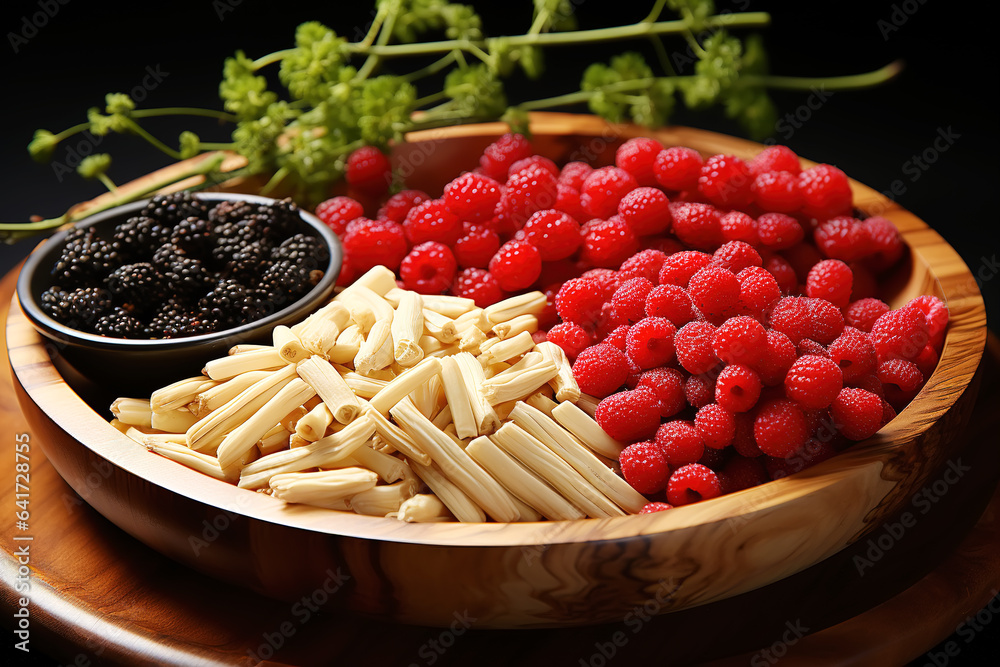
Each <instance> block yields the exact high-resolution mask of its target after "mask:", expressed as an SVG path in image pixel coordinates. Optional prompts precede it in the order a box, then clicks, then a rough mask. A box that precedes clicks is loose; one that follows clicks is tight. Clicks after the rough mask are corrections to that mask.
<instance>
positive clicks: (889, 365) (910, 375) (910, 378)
mask: <svg viewBox="0 0 1000 667" xmlns="http://www.w3.org/2000/svg"><path fill="white" fill-rule="evenodd" d="M878 379H879V381H880V382H881V383H882V386H883V387H885V388H886V390H888V388H889V387H888V385H894V386H895V387H896V388H898V389H899V390H900V391H902V392H904V393H914V394H915V393H916V392H917V391H919V390H920V388H921V387H922V386H924V374H923V373H921V372H920V369H919V368H917V365H916V364H915V363H913V362H911V361H904V360H902V359H889V360H888V361H883V362H882V363H880V364H879V365H878Z"/></svg>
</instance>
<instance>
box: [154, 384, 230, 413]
mask: <svg viewBox="0 0 1000 667" xmlns="http://www.w3.org/2000/svg"><path fill="white" fill-rule="evenodd" d="M218 384H219V383H218V382H215V381H214V380H209V379H208V378H206V377H205V376H204V375H198V376H196V377H192V378H187V379H184V380H179V381H177V382H174V383H173V384H168V385H167V386H166V387H162V388H160V389H157V390H156V391H154V392H153V393H152V395H151V396H150V397H149V407H150V409H152V410H153V412H165V411H168V410H176V409H177V408H182V407H184V406H185V405H187V404H188V403H191V402H192V401H194V400H195V399H196V398H197V397H198V395H199V394H201V393H202V392H204V391H207V390H208V389H211V388H212V387H215V386H217V385H218Z"/></svg>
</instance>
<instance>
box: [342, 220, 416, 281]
mask: <svg viewBox="0 0 1000 667" xmlns="http://www.w3.org/2000/svg"><path fill="white" fill-rule="evenodd" d="M343 244H344V254H345V255H347V256H349V257H350V258H351V266H352V267H353V268H354V269H355V270H356V271H357V273H358V275H360V274H362V273H364V272H365V271H367V270H368V269H370V268H372V267H373V266H376V265H378V264H382V265H383V266H386V267H388V268H390V269H392V270H393V271H395V270H396V269H398V268H399V263H400V262H401V261H403V257H405V256H406V252H407V249H408V247H407V244H406V235H405V234H404V232H403V227H402V226H401V225H399V224H397V223H395V222H392V221H389V220H369V219H368V218H357V219H355V220H353V221H352V222H351V226H350V227H349V228H348V229H347V231H346V232H345V233H344V239H343Z"/></svg>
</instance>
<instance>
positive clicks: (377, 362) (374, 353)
mask: <svg viewBox="0 0 1000 667" xmlns="http://www.w3.org/2000/svg"><path fill="white" fill-rule="evenodd" d="M392 361H393V354H392V320H391V319H389V320H385V319H382V320H379V321H377V322H375V324H373V325H372V328H371V330H370V331H369V332H368V338H366V339H365V342H364V343H362V345H361V349H360V350H358V355H357V356H356V357H355V358H354V370H355V371H357V372H358V373H360V374H361V375H368V374H369V373H371V372H372V371H375V370H381V369H383V368H385V367H387V366H388V365H389V364H391V363H392Z"/></svg>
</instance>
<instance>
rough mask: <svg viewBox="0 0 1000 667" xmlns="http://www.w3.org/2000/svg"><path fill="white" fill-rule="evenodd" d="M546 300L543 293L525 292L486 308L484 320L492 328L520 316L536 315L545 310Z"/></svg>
mask: <svg viewBox="0 0 1000 667" xmlns="http://www.w3.org/2000/svg"><path fill="white" fill-rule="evenodd" d="M546 303H547V300H546V298H545V294H544V293H543V292H539V291H537V290H536V291H534V292H525V293H524V294H518V295H517V296H512V297H510V298H509V299H504V300H503V301H498V302H497V303H494V304H493V305H492V306H487V308H486V312H485V314H486V319H487V321H489V323H490V326H491V327H492V326H493V325H495V324H499V323H500V322H507V321H508V320H512V319H514V318H515V317H519V316H521V315H536V316H537V315H538V314H539V313H541V312H542V311H543V310H545V305H546Z"/></svg>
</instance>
